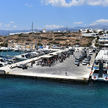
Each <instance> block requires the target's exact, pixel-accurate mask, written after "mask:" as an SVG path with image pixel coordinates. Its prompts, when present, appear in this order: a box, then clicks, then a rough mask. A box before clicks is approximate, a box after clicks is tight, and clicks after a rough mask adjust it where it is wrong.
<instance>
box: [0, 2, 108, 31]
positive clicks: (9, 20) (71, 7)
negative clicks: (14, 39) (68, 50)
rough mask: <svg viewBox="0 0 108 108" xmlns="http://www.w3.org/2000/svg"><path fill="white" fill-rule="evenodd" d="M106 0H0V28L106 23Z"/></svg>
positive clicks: (12, 28)
mask: <svg viewBox="0 0 108 108" xmlns="http://www.w3.org/2000/svg"><path fill="white" fill-rule="evenodd" d="M107 11H108V0H0V14H1V15H0V30H27V29H31V25H32V22H33V23H34V28H35V29H39V28H43V29H44V28H46V29H47V28H48V29H50V28H61V27H75V26H88V25H96V24H108V14H107V13H108V12H107Z"/></svg>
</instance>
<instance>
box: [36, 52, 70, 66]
mask: <svg viewBox="0 0 108 108" xmlns="http://www.w3.org/2000/svg"><path fill="white" fill-rule="evenodd" d="M70 55H71V53H70V51H66V52H62V53H60V54H58V55H52V56H51V57H49V58H42V59H41V60H40V61H39V62H38V63H37V64H38V65H41V66H49V67H50V66H52V65H54V64H55V63H57V62H60V63H62V62H63V61H64V60H65V59H66V58H68V57H70Z"/></svg>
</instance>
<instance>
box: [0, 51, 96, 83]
mask: <svg viewBox="0 0 108 108" xmlns="http://www.w3.org/2000/svg"><path fill="white" fill-rule="evenodd" d="M63 51H64V50H62V51H60V50H59V51H56V52H54V53H51V54H46V55H43V56H39V57H35V58H32V59H28V60H24V61H21V62H18V63H15V64H11V65H7V66H5V67H1V68H0V70H4V71H5V75H7V76H24V77H34V78H44V79H54V80H57V79H58V80H69V81H82V82H88V81H89V77H90V72H91V66H92V63H90V65H82V63H80V64H79V66H77V65H75V59H76V58H77V57H78V56H79V55H81V51H82V50H81V49H80V50H78V51H75V52H74V53H73V54H72V55H70V56H69V57H67V58H66V59H65V60H64V61H63V62H60V61H55V62H54V64H52V65H51V66H42V65H39V64H38V62H39V61H40V60H41V59H42V58H44V57H46V58H47V57H50V56H52V55H56V53H57V52H59V54H60V53H62V52H63ZM67 51H68V50H67ZM91 57H92V58H91V61H92V59H93V57H94V55H92V56H91ZM32 61H35V62H34V63H33V64H31V63H32ZM24 64H26V65H27V69H22V68H19V66H20V65H24Z"/></svg>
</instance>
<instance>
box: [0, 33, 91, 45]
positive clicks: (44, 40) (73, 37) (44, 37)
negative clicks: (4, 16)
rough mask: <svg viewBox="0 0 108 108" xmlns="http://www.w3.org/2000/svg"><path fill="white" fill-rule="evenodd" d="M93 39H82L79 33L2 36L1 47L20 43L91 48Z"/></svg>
mask: <svg viewBox="0 0 108 108" xmlns="http://www.w3.org/2000/svg"><path fill="white" fill-rule="evenodd" d="M92 40H93V38H86V37H82V35H81V34H80V33H78V32H72V33H52V32H49V33H33V34H32V33H30V34H17V35H13V36H5V37H4V36H0V44H1V46H3V45H7V44H8V43H10V42H11V43H19V44H28V43H32V44H35V43H36V42H37V43H38V44H39V45H43V44H44V45H46V44H48V45H52V44H57V45H58V44H59V45H63V46H67V45H75V44H80V45H81V46H89V45H90V44H91V41H92Z"/></svg>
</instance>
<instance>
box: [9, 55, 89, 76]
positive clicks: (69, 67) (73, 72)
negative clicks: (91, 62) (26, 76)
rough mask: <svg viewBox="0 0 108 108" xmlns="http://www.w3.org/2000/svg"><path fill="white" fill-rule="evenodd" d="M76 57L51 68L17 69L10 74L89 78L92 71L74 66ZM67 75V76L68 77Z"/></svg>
mask: <svg viewBox="0 0 108 108" xmlns="http://www.w3.org/2000/svg"><path fill="white" fill-rule="evenodd" d="M74 61H75V60H74V57H73V56H70V58H67V59H66V60H65V61H64V62H63V63H60V62H57V63H55V64H54V65H53V66H51V67H46V66H45V67H41V66H37V65H36V64H34V65H33V67H30V68H28V69H26V70H23V69H20V68H15V69H11V70H10V72H11V73H12V74H20V73H31V74H36V73H37V74H48V75H60V76H72V77H83V76H86V77H88V76H89V73H90V69H88V67H87V66H83V65H81V64H80V66H76V65H75V64H74ZM66 73H67V75H66Z"/></svg>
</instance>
